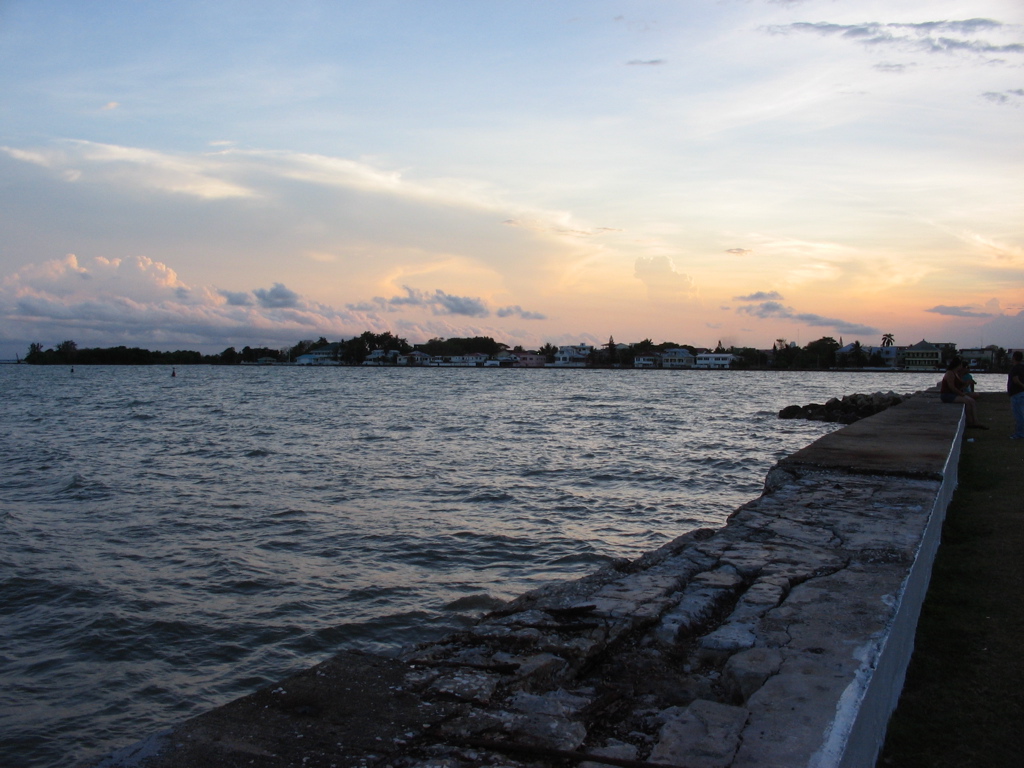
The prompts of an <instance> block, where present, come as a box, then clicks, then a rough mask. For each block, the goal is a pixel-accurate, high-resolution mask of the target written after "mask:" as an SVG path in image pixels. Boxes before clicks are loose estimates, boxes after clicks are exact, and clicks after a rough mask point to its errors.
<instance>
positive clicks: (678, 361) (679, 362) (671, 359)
mask: <svg viewBox="0 0 1024 768" xmlns="http://www.w3.org/2000/svg"><path fill="white" fill-rule="evenodd" d="M729 357H730V358H731V357H732V356H731V355H730V356H729ZM730 362H731V360H730ZM696 365H697V358H696V357H694V355H693V353H692V352H691V351H690V350H688V349H683V348H682V347H677V348H675V349H666V350H665V351H664V352H662V353H661V367H662V368H693V367H695V366H696ZM726 367H728V366H726Z"/></svg>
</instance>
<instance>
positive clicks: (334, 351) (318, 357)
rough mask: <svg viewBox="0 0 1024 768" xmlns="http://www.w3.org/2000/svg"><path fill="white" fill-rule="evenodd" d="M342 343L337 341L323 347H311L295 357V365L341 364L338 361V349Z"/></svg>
mask: <svg viewBox="0 0 1024 768" xmlns="http://www.w3.org/2000/svg"><path fill="white" fill-rule="evenodd" d="M340 347H341V344H338V343H337V342H335V343H333V344H327V345H325V346H323V347H317V348H316V349H311V350H309V352H306V353H305V354H302V355H299V356H298V357H296V358H295V365H341V363H339V362H338V351H339V349H340Z"/></svg>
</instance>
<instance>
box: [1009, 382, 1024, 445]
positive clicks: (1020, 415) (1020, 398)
mask: <svg viewBox="0 0 1024 768" xmlns="http://www.w3.org/2000/svg"><path fill="white" fill-rule="evenodd" d="M1010 408H1011V410H1012V411H1013V422H1014V425H1015V429H1014V430H1013V436H1014V437H1015V438H1017V439H1018V440H1024V392H1018V393H1017V394H1016V395H1014V396H1013V397H1011V398H1010Z"/></svg>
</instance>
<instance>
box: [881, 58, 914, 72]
mask: <svg viewBox="0 0 1024 768" xmlns="http://www.w3.org/2000/svg"><path fill="white" fill-rule="evenodd" d="M912 66H914V65H913V64H893V63H891V62H888V61H881V62H879V63H878V64H875V66H874V67H873V69H877V70H878V71H879V72H897V73H902V72H906V71H907V69H908V68H909V67H912Z"/></svg>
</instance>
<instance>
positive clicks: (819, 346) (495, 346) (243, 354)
mask: <svg viewBox="0 0 1024 768" xmlns="http://www.w3.org/2000/svg"><path fill="white" fill-rule="evenodd" d="M893 343H894V342H893V336H892V334H885V335H884V336H883V337H882V346H883V347H885V346H893ZM324 348H329V351H330V358H331V359H332V360H334V361H336V362H338V363H340V364H342V365H361V364H362V363H363V361H364V360H366V358H367V357H369V355H370V353H371V352H374V351H377V350H383V351H385V352H398V353H399V354H407V353H409V352H412V351H413V350H414V349H418V350H420V351H422V352H425V353H426V354H428V355H431V356H457V355H469V354H480V353H482V354H486V355H489V356H495V355H499V354H501V353H503V352H513V353H515V352H525V351H526V350H524V349H523V347H521V346H514V347H510V346H509V345H508V344H504V343H502V342H499V341H495V340H494V339H493V338H491V337H490V336H474V337H470V338H457V337H456V338H450V339H442V338H433V339H430V340H429V341H427V342H425V343H423V344H416V345H412V344H410V343H409V342H408V341H407V340H406V339H404V338H401V337H400V336H395V335H394V334H392V333H391V332H390V331H385V332H383V333H373V332H372V331H365V332H363V333H362V334H360V335H359V336H354V337H352V338H351V339H347V340H342V341H338V342H334V343H331V342H328V341H327V339H326V338H324V337H323V336H321V337H320V338H319V339H317V340H316V341H313V340H311V339H307V340H303V341H299V342H298V343H296V344H294V345H293V346H290V347H282V348H279V349H272V348H270V347H249V346H246V347H243V348H242V349H241V350H238V349H236V348H235V347H228V348H227V349H225V350H224V351H223V352H221V353H219V354H212V355H204V354H202V353H200V352H196V351H193V350H177V351H174V352H161V351H154V350H148V349H141V348H139V347H125V346H119V347H107V348H98V347H97V348H79V346H78V345H77V344H76V343H75V342H74V341H71V340H66V341H62V342H61V343H60V344H57V345H56V346H54V347H52V348H49V349H44V348H43V345H42V344H39V343H33V344H31V345H29V351H28V354H27V355H26V356H25V362H26V363H31V364H35V365H199V364H204V365H238V364H240V363H258V362H281V363H283V362H290V361H294V360H295V359H296V358H298V357H299V356H300V355H304V354H306V353H307V352H310V351H312V350H320V349H324ZM842 348H843V347H842V345H841V344H840V343H839V342H838V341H836V340H835V339H834V338H832V337H831V336H823V337H822V338H820V339H817V340H816V341H812V342H809V343H808V344H807V345H805V346H803V347H800V346H797V345H796V344H791V343H788V342H787V341H786V340H785V339H777V340H776V342H775V344H774V345H773V346H772V349H771V350H760V349H754V348H753V347H735V346H734V347H728V348H726V347H724V346H723V345H722V342H718V345H717V347H716V348H715V349H714V351H715V352H727V353H730V354H732V355H733V365H732V367H733V368H740V369H786V370H829V369H831V368H880V367H883V366H885V365H886V361H885V359H884V358H883V357H882V355H881V354H880V353H879V352H878V351H877V349H874V348H870V347H868V348H865V347H864V346H862V345H861V343H860V342H859V341H856V342H854V343H853V344H852V346H851V349H850V350H849V352H847V353H843V354H841V353H840V352H839V350H840V349H842ZM669 349H686V350H688V351H689V352H690V353H691V354H693V355H697V354H698V353H699V352H704V351H708V350H706V349H704V348H699V347H694V346H692V345H689V344H677V343H675V342H673V341H665V342H661V343H658V344H655V343H654V342H653V341H652V340H651V339H644V340H642V341H639V342H637V343H634V344H616V343H615V339H614V337H609V339H608V342H607V343H606V344H604V345H602V346H596V347H594V349H593V351H592V352H591V353H590V356H589V358H588V360H587V363H588V365H590V366H591V367H594V368H632V367H633V364H634V361H635V360H636V358H637V357H640V356H642V355H651V354H658V353H663V352H665V351H666V350H669ZM869 350H870V351H869ZM992 350H993V364H992V366H991V367H992V368H993V369H994V370H1003V369H1004V368H1006V366H1007V364H1008V363H1007V361H1008V359H1009V358H1008V355H1007V353H1006V350H1004V349H1001V348H994V347H993V348H992ZM557 351H558V347H556V346H555V345H554V344H551V343H547V344H544V345H543V346H542V347H540V348H539V349H538V350H536V352H537V353H538V354H540V355H544V356H545V357H546V358H547V359H548V361H549V362H551V361H553V360H554V358H555V353H556V352H557ZM954 354H956V350H955V349H954V348H952V346H951V345H950V347H949V348H948V349H947V348H943V356H944V360H945V359H948V358H950V357H952V356H953V355H954ZM983 367H984V366H983Z"/></svg>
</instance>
